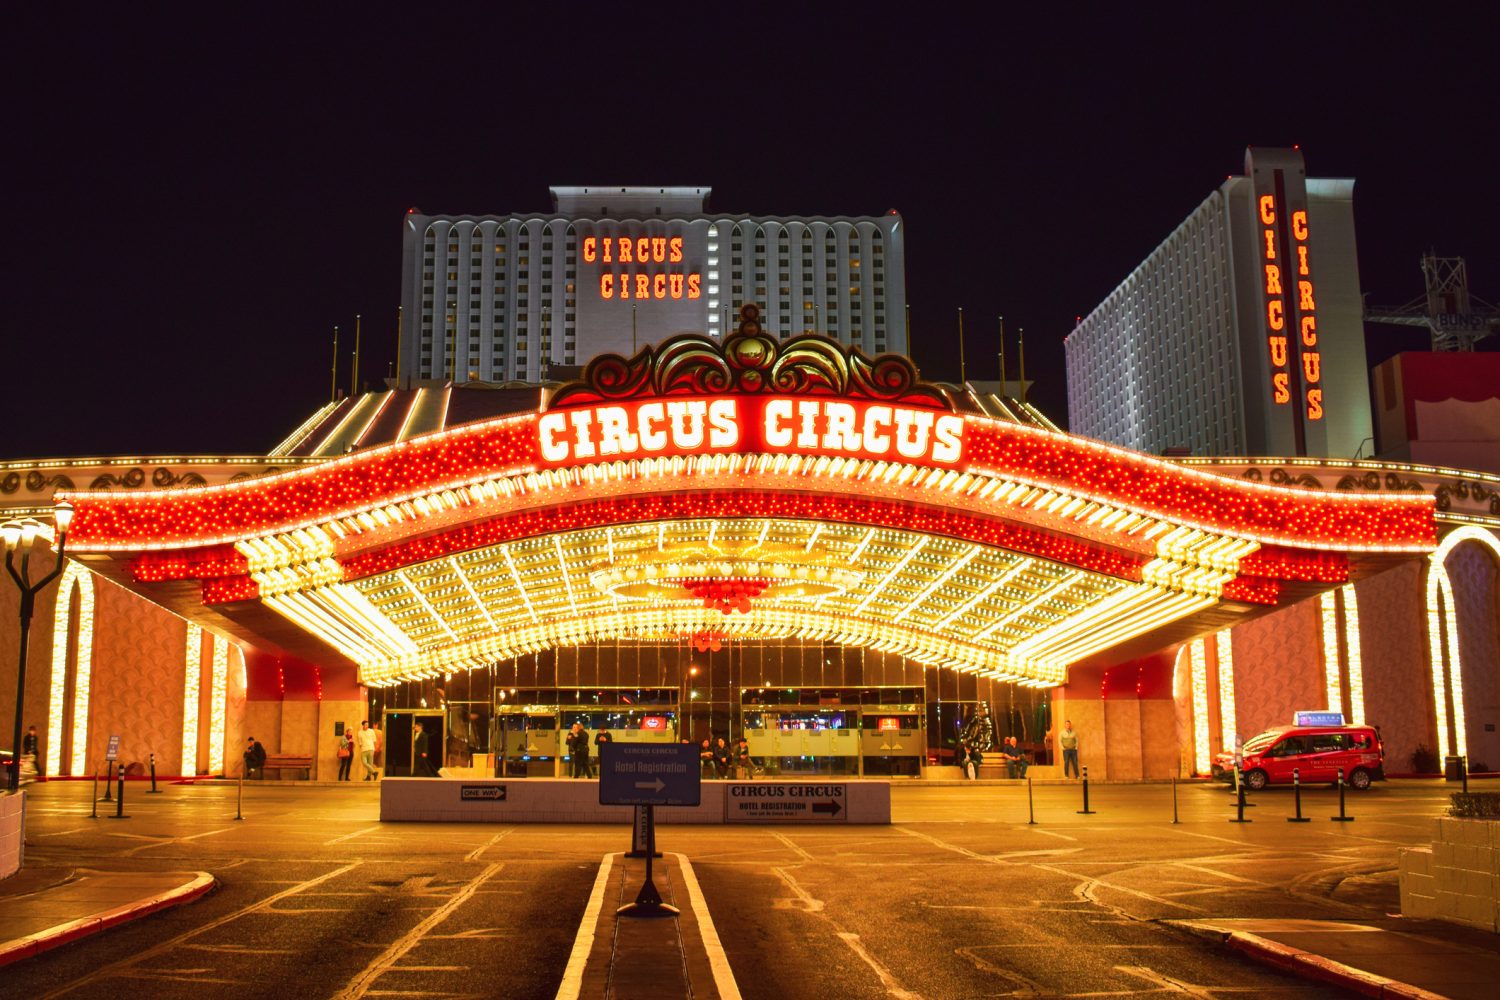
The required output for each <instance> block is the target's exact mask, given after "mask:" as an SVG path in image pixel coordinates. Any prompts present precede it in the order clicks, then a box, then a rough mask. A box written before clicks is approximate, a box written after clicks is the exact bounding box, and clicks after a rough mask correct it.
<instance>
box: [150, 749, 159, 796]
mask: <svg viewBox="0 0 1500 1000" xmlns="http://www.w3.org/2000/svg"><path fill="white" fill-rule="evenodd" d="M150 794H152V795H160V794H161V789H159V788H157V787H156V754H152V755H151V792H150Z"/></svg>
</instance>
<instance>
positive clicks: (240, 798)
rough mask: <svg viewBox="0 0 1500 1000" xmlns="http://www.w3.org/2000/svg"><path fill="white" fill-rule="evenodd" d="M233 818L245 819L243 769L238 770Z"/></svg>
mask: <svg viewBox="0 0 1500 1000" xmlns="http://www.w3.org/2000/svg"><path fill="white" fill-rule="evenodd" d="M234 818H235V819H244V818H245V769H244V768H243V767H242V768H240V786H239V793H238V794H237V795H236V797H235V800H234Z"/></svg>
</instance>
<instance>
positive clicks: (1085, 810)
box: [1078, 767, 1094, 816]
mask: <svg viewBox="0 0 1500 1000" xmlns="http://www.w3.org/2000/svg"><path fill="white" fill-rule="evenodd" d="M1078 815H1080V816H1092V815H1094V810H1092V809H1090V808H1089V769H1088V768H1086V767H1085V768H1084V769H1083V808H1082V809H1080V810H1078Z"/></svg>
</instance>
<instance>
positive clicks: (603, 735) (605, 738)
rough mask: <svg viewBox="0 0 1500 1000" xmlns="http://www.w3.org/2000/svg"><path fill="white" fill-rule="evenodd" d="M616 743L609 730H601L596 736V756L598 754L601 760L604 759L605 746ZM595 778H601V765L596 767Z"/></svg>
mask: <svg viewBox="0 0 1500 1000" xmlns="http://www.w3.org/2000/svg"><path fill="white" fill-rule="evenodd" d="M614 741H615V738H614V737H613V736H611V735H610V733H609V730H608V729H601V730H599V732H598V733H597V734H595V736H594V752H595V753H596V754H598V755H599V757H600V758H603V756H604V744H606V743H613V742H614ZM593 777H595V778H597V777H599V765H598V764H595V765H594V771H593Z"/></svg>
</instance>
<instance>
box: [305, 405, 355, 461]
mask: <svg viewBox="0 0 1500 1000" xmlns="http://www.w3.org/2000/svg"><path fill="white" fill-rule="evenodd" d="M344 402H346V403H348V404H349V412H348V413H346V414H344V415H343V416H342V417H340V418H339V422H338V423H337V424H335V425H334V427H333V430H331V431H329V432H328V433H327V434H326V435H324V437H323V440H321V441H319V442H318V443H317V445H315V446H314V447H313V449H312V450H313V451H314V452H319V451H323V450H324V449H326V448H327V447H328V446H329V445H330V444H332V443H333V442H334V441H336V440H338V438H339V435H341V434H343V433H344V428H345V427H348V426H349V422H350V421H351V420H353V419H354V415H355V414H356V413H358V412H359V399H358V397H355V396H350V397H349V398H347V399H346V400H344Z"/></svg>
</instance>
